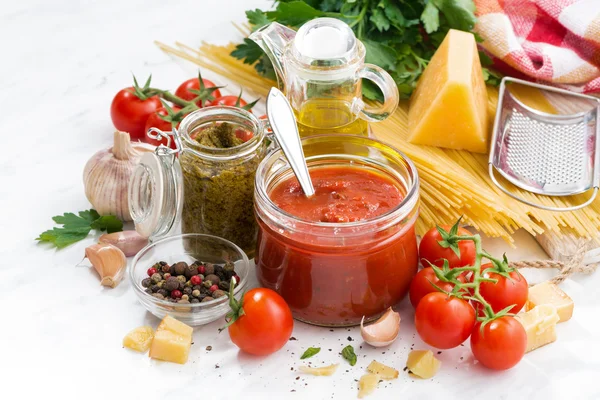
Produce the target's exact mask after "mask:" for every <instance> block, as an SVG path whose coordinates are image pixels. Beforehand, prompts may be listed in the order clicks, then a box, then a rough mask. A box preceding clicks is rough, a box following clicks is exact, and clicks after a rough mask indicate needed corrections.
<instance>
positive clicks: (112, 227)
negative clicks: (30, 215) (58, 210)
mask: <svg viewBox="0 0 600 400" xmlns="http://www.w3.org/2000/svg"><path fill="white" fill-rule="evenodd" d="M52 220H53V221H54V222H56V223H57V224H61V225H62V227H60V228H58V227H55V228H52V229H50V230H47V231H44V232H42V233H41V234H40V235H39V236H38V237H37V238H36V240H38V241H40V242H47V243H52V244H53V245H55V246H56V247H57V248H59V249H62V248H63V247H67V246H68V245H70V244H73V243H75V242H78V241H80V240H82V239H85V238H86V237H87V236H88V234H89V233H90V231H91V230H92V229H97V230H100V231H107V232H108V233H113V232H120V231H122V230H123V222H121V220H119V219H118V218H117V217H114V216H112V215H107V216H100V214H98V212H97V211H96V210H93V209H92V210H86V211H81V212H79V215H75V214H73V213H64V214H63V215H57V216H55V217H52Z"/></svg>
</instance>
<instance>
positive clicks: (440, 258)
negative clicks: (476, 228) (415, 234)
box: [419, 225, 475, 268]
mask: <svg viewBox="0 0 600 400" xmlns="http://www.w3.org/2000/svg"><path fill="white" fill-rule="evenodd" d="M441 228H442V229H443V230H444V231H446V232H449V231H450V230H451V229H452V227H450V226H448V225H443V226H441ZM457 234H458V235H460V236H470V235H471V232H469V231H468V230H466V229H464V228H458V231H457ZM443 239H444V238H443V237H442V235H441V234H440V232H439V231H438V230H437V227H434V228H431V229H430V230H429V231H427V233H426V234H425V235H423V239H421V244H419V258H420V259H425V260H427V261H429V262H430V263H431V264H433V265H435V266H437V267H440V268H441V267H442V266H443V265H444V259H446V260H448V263H449V265H450V268H457V267H465V266H467V265H474V264H475V243H474V242H473V241H472V240H460V241H458V243H457V245H458V249H459V250H460V258H459V257H458V256H457V255H456V253H454V251H453V250H452V249H451V248H450V247H447V248H444V247H442V246H441V245H440V244H439V242H440V241H442V240H443ZM428 265H429V264H427V263H423V266H425V267H426V266H428Z"/></svg>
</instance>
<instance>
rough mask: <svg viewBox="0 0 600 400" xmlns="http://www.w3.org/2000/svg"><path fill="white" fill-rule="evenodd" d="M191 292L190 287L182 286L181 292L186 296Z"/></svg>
mask: <svg viewBox="0 0 600 400" xmlns="http://www.w3.org/2000/svg"><path fill="white" fill-rule="evenodd" d="M192 292H193V290H192V288H191V287H185V288H183V294H187V295H188V296H189V295H191V294H192Z"/></svg>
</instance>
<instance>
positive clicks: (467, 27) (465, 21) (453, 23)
mask: <svg viewBox="0 0 600 400" xmlns="http://www.w3.org/2000/svg"><path fill="white" fill-rule="evenodd" d="M433 3H435V5H436V7H437V8H439V9H440V10H441V11H442V13H443V14H444V17H446V20H448V23H449V25H450V26H449V27H450V28H454V29H460V30H461V31H466V32H470V31H471V30H472V29H473V27H474V26H475V22H477V18H475V3H473V1H472V0H433Z"/></svg>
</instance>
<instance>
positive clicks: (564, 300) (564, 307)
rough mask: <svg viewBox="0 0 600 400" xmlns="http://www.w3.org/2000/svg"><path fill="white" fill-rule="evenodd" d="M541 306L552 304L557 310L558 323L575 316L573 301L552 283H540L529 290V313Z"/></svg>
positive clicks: (526, 307) (527, 307) (527, 304)
mask: <svg viewBox="0 0 600 400" xmlns="http://www.w3.org/2000/svg"><path fill="white" fill-rule="evenodd" d="M541 304H550V305H553V306H554V307H555V308H556V312H557V313H558V317H559V318H560V319H559V321H558V322H565V321H568V320H570V319H571V317H572V316H573V306H574V304H573V300H571V298H570V297H569V296H567V294H566V293H565V292H563V291H562V290H561V289H560V288H559V287H558V286H556V285H555V284H554V283H551V282H542V283H538V284H537V285H535V286H532V287H530V288H529V295H528V297H527V303H525V310H526V311H529V310H531V309H533V308H535V307H536V306H539V305H541Z"/></svg>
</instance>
